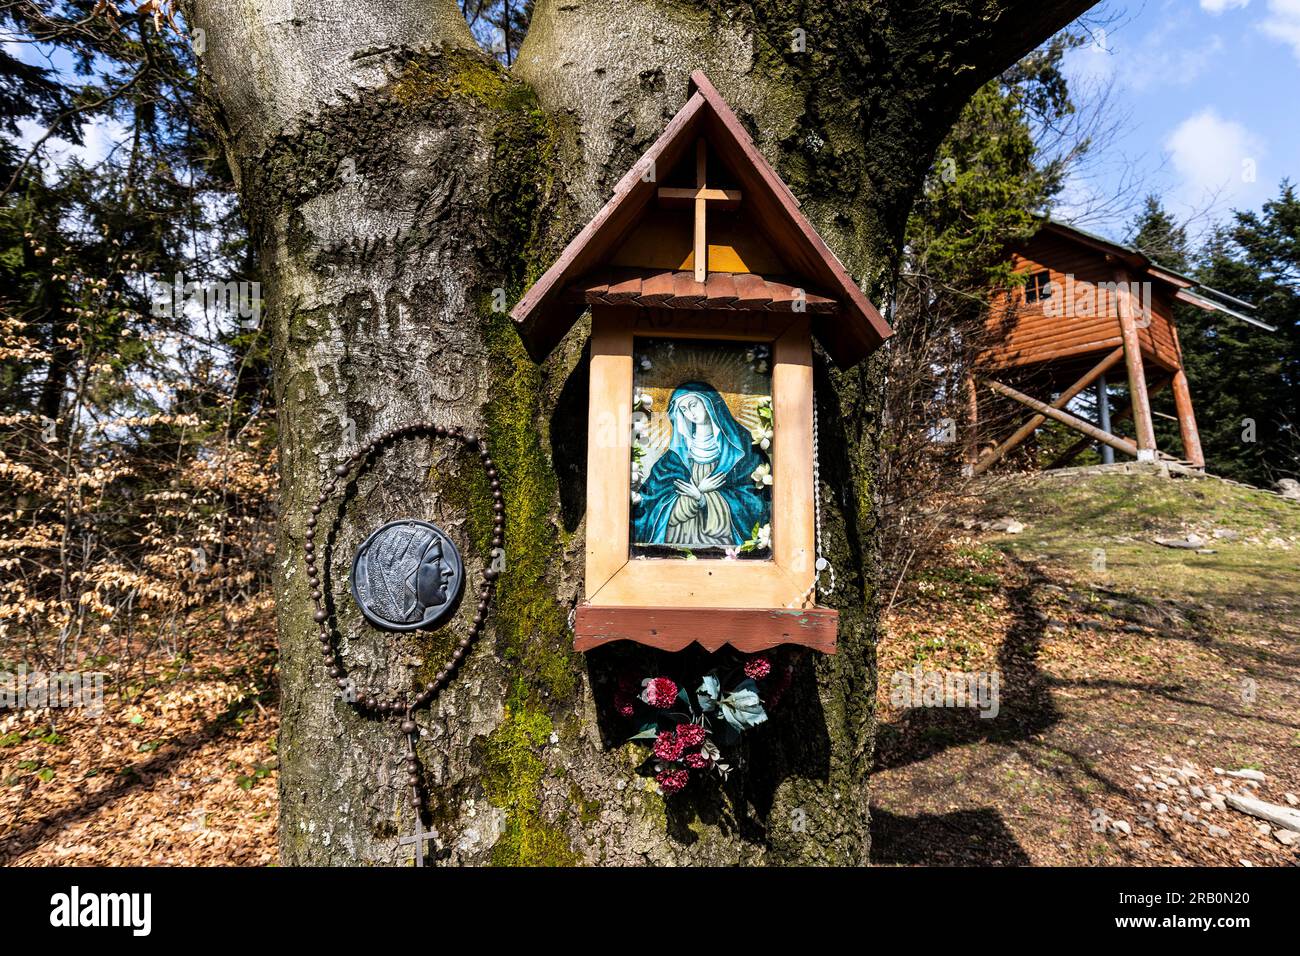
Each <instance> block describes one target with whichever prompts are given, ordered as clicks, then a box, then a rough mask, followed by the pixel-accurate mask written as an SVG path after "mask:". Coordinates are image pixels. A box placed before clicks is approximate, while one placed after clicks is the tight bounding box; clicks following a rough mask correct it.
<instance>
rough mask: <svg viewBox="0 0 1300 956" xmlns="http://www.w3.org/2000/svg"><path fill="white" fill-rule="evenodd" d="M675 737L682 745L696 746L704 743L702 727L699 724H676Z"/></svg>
mask: <svg viewBox="0 0 1300 956" xmlns="http://www.w3.org/2000/svg"><path fill="white" fill-rule="evenodd" d="M676 737H677V739H678V740H679V741H681V744H682V746H683V747H698V746H699V745H700V744H702V743H704V728H703V727H701V726H700V725H699V724H678V725H677V730H676Z"/></svg>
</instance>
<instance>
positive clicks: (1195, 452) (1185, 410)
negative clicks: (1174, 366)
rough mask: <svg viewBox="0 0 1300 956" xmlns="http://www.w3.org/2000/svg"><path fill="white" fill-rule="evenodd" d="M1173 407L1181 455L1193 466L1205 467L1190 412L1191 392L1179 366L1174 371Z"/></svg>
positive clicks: (1193, 417) (1197, 434)
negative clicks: (1181, 450)
mask: <svg viewBox="0 0 1300 956" xmlns="http://www.w3.org/2000/svg"><path fill="white" fill-rule="evenodd" d="M1173 386H1174V407H1175V408H1176V409H1177V410H1178V431H1179V434H1181V435H1182V438H1183V455H1184V456H1186V458H1187V460H1188V461H1189V462H1190V463H1191V465H1192V467H1193V468H1204V467H1205V454H1204V452H1202V451H1201V436H1200V433H1199V432H1198V431H1197V430H1196V416H1195V415H1194V414H1193V413H1192V393H1191V391H1190V390H1189V389H1188V388H1187V373H1186V372H1184V371H1183V370H1182V369H1181V368H1180V369H1179V370H1178V371H1177V372H1175V373H1174V381H1173Z"/></svg>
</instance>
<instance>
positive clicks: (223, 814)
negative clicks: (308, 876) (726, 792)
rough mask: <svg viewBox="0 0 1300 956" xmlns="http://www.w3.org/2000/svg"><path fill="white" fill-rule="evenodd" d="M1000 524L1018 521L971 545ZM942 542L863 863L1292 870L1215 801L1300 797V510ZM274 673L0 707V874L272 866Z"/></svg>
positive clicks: (1065, 502) (1149, 518)
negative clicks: (928, 686) (914, 689)
mask: <svg viewBox="0 0 1300 956" xmlns="http://www.w3.org/2000/svg"><path fill="white" fill-rule="evenodd" d="M1004 517H1011V518H1015V519H1016V520H1018V521H1019V522H1021V523H1023V525H1024V526H1025V527H1024V529H1023V530H1022V531H1020V532H1019V533H1017V534H1009V533H1003V532H997V531H994V530H992V529H989V530H980V525H981V524H982V523H988V522H991V521H995V520H996V519H999V518H1004ZM948 530H949V532H950V534H949V536H948V539H947V540H946V541H945V542H944V543H943V545H942V546H941V547H940V549H939V551H938V553H937V554H936V555H934V556H933V557H932V558H930V559H929V560H928V561H927V562H926V564H925V565H924V566H923V567H920V568H918V569H915V570H914V573H913V575H912V579H911V580H910V581H908V582H907V583H906V584H905V585H904V586H903V587H902V588H901V589H900V592H899V594H898V595H897V599H896V601H895V603H894V606H893V608H892V610H891V611H890V613H889V614H888V615H887V618H886V622H885V628H884V632H883V633H884V637H883V638H882V641H881V644H880V647H879V661H878V663H879V674H880V694H879V715H880V733H879V737H878V757H877V760H878V767H877V770H876V772H875V774H874V775H873V778H872V781H871V791H872V803H873V837H874V840H873V857H874V859H875V860H876V862H877V863H879V864H883V865H895V864H901V865H944V864H972V865H980V864H1011V865H1013V864H1047V865H1063V864H1076V865H1098V864H1134V865H1195V864H1203V865H1228V866H1237V865H1241V864H1242V863H1243V862H1244V863H1250V864H1251V865H1286V864H1295V863H1296V862H1297V859H1298V857H1297V851H1296V848H1295V847H1292V846H1287V845H1284V844H1283V843H1282V842H1281V840H1280V839H1279V837H1278V836H1277V835H1276V834H1275V833H1274V831H1273V830H1272V828H1268V827H1264V828H1263V829H1261V823H1260V821H1258V820H1256V819H1255V818H1254V817H1251V816H1247V815H1245V814H1243V813H1241V812H1239V811H1237V810H1234V809H1232V808H1231V807H1227V806H1223V801H1224V799H1226V795H1227V794H1231V793H1242V794H1245V795H1251V796H1256V797H1259V798H1260V799H1263V800H1266V801H1269V802H1271V803H1277V804H1281V805H1285V804H1286V803H1287V795H1288V794H1291V795H1292V796H1294V795H1296V794H1300V717H1297V714H1300V706H1297V705H1300V613H1297V612H1298V611H1300V505H1296V504H1292V503H1288V502H1284V501H1281V500H1279V499H1277V498H1276V497H1273V496H1270V495H1266V494H1263V493H1260V492H1257V491H1252V490H1249V489H1245V488H1242V487H1239V486H1233V485H1229V484H1225V483H1222V482H1218V481H1214V480H1205V479H1168V478H1159V477H1155V476H1150V475H1104V476H1089V477H1086V478H1082V477H1074V478H1071V477H1069V476H1058V477H1049V476H1038V477H1034V478H1022V479H1014V480H1002V481H999V482H996V483H992V482H991V483H989V485H988V486H987V487H986V488H985V489H984V498H983V501H982V504H981V505H980V506H979V507H978V508H977V509H976V510H973V511H971V512H969V513H965V514H961V515H956V516H955V517H954V518H953V520H952V522H951V523H950V525H949V528H948ZM1193 533H1196V534H1200V535H1201V536H1202V537H1204V538H1205V545H1204V547H1203V548H1202V549H1200V550H1195V549H1188V550H1182V549H1174V548H1168V547H1162V546H1160V545H1157V544H1154V543H1153V539H1154V538H1156V537H1175V538H1185V537H1186V536H1187V535H1189V534H1193ZM1201 550H1203V551H1209V552H1212V553H1200V551H1201ZM275 666H276V661H275V648H274V643H273V635H272V634H271V633H270V630H269V628H268V629H267V630H266V632H265V633H257V634H252V635H246V636H245V637H244V638H243V642H242V643H240V644H237V645H235V646H232V647H231V648H230V649H229V650H226V649H222V648H218V649H214V650H209V651H203V652H198V653H196V654H194V655H193V656H192V657H191V658H190V659H189V660H188V661H187V662H185V663H183V664H181V663H177V662H174V663H172V664H171V665H170V670H168V671H166V672H163V673H157V674H155V675H154V676H153V677H152V678H151V679H150V680H148V681H147V682H137V684H136V685H135V686H130V687H128V688H126V689H125V691H126V692H125V693H123V694H116V693H112V692H110V693H109V694H107V696H106V698H105V702H104V705H105V709H104V713H103V714H102V715H101V716H98V717H92V716H90V715H88V714H85V713H83V712H79V711H75V710H74V711H67V710H60V711H49V710H46V711H25V712H24V711H7V712H0V864H5V865H20V866H21V865H48V864H82V865H91V864H99V865H104V864H107V865H130V864H137V865H141V864H153V865H156V864H176V865H186V864H191V865H192V864H199V865H216V864H225V865H244V866H248V865H252V866H264V865H274V863H275V862H276V829H275V828H276V814H277V796H276V769H275V768H276V754H275V736H276V730H277V726H278V713H277V700H276V693H277V692H276V685H275ZM917 668H919V673H920V675H921V676H922V677H923V678H924V676H925V675H926V674H929V673H943V674H948V675H952V674H986V675H991V674H994V673H996V674H997V676H998V681H999V683H998V696H997V715H996V716H994V717H981V716H980V713H979V710H978V709H972V708H970V707H934V706H919V707H904V706H901V704H902V703H905V702H903V701H900V700H898V699H891V695H895V694H897V692H898V690H899V688H900V686H902V685H900V684H899V682H898V680H896V676H900V675H907V676H910V675H915V674H917V673H918V671H917ZM986 703H987V702H986ZM989 712H990V713H991V712H992V711H991V710H989ZM51 714H54V715H56V719H55V720H54V722H53V723H52V722H51ZM1215 768H1218V769H1219V770H1225V771H1238V770H1247V771H1260V772H1262V774H1263V777H1264V779H1263V781H1262V782H1258V781H1255V782H1252V781H1249V780H1246V779H1244V778H1241V777H1231V776H1228V775H1227V774H1222V773H1216V769H1215ZM1253 775H1254V774H1248V776H1253ZM1211 788H1213V789H1211ZM1205 807H1209V808H1210V809H1208V810H1207V809H1205ZM1126 831H1127V832H1126ZM1285 838H1286V837H1285V836H1284V837H1283V839H1285Z"/></svg>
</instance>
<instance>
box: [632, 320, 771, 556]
mask: <svg viewBox="0 0 1300 956" xmlns="http://www.w3.org/2000/svg"><path fill="white" fill-rule="evenodd" d="M633 351H634V354H633V414H632V462H631V468H632V509H631V529H630V531H631V544H632V555H633V557H663V558H669V557H677V558H682V557H685V558H697V557H698V558H750V559H752V558H770V557H771V537H772V524H771V522H772V517H771V515H772V462H771V459H770V451H771V448H772V441H773V437H774V433H773V421H772V369H771V361H772V357H771V347H770V346H769V345H766V344H761V343H753V342H726V341H707V340H692V339H670V338H637V339H635V342H634V350H633Z"/></svg>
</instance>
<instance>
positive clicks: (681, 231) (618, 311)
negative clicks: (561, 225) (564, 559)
mask: <svg viewBox="0 0 1300 956" xmlns="http://www.w3.org/2000/svg"><path fill="white" fill-rule="evenodd" d="M688 93H689V96H688V99H687V102H686V104H685V106H683V107H682V108H681V110H679V111H678V113H677V114H676V115H675V116H674V117H673V118H672V120H671V121H670V122H669V123H668V125H667V127H666V128H665V129H664V131H663V133H662V134H661V135H660V137H659V138H658V139H657V140H656V141H655V143H654V144H653V145H652V146H651V147H650V148H649V149H648V150H647V151H646V152H645V154H644V155H643V156H641V157H640V159H638V160H637V162H636V163H635V164H634V165H633V167H632V168H631V169H630V170H629V171H628V172H627V174H626V175H625V176H624V177H623V179H622V180H621V181H620V182H619V183H618V185H617V187H616V188H615V190H614V195H613V197H612V198H611V199H610V200H609V202H607V203H606V204H605V206H604V208H602V209H601V210H600V212H599V213H597V215H596V216H595V218H594V219H592V220H591V222H589V223H588V224H587V225H586V227H585V228H583V230H582V231H581V232H580V233H579V234H578V235H577V237H576V238H574V239H573V241H572V242H570V243H569V245H568V246H567V247H566V248H565V250H564V252H563V253H562V254H561V255H560V257H559V258H558V259H557V260H556V262H555V263H554V264H553V265H552V266H551V268H550V269H549V270H548V271H547V272H546V273H545V275H543V276H542V277H541V278H540V279H539V280H538V281H537V283H536V284H535V285H533V286H532V288H530V289H529V290H528V292H527V293H526V294H525V295H524V297H523V298H522V299H521V300H520V302H519V303H518V305H516V307H515V309H514V311H513V312H512V315H513V317H514V319H515V321H516V323H517V324H518V328H519V332H520V335H521V337H522V338H523V340H524V342H525V344H526V345H527V346H528V348H529V351H530V353H531V354H532V355H533V356H534V357H535V358H539V359H540V358H542V357H544V356H545V355H546V354H548V353H549V352H550V351H551V349H553V348H554V347H555V346H556V345H557V344H558V343H559V342H560V340H561V339H562V338H563V337H564V335H565V334H566V333H567V332H568V331H569V329H570V328H571V327H572V326H573V324H574V323H575V322H576V321H577V319H578V318H579V317H580V316H581V315H582V314H583V313H584V312H587V311H588V310H589V311H590V313H591V343H590V352H591V359H590V372H589V374H590V398H589V403H590V404H589V411H588V439H587V498H586V501H587V509H586V541H587V547H586V564H585V580H584V599H583V602H582V603H581V604H580V605H579V607H578V609H577V615H576V621H575V628H574V630H575V635H576V640H575V643H574V646H575V648H576V649H578V650H588V649H590V648H593V647H596V646H599V645H601V644H604V643H607V642H609V641H617V640H631V641H638V642H640V643H644V644H649V645H652V646H655V647H659V648H662V649H667V650H680V649H682V648H684V647H686V646H688V645H689V644H691V643H692V642H698V643H700V644H701V645H703V646H704V647H705V648H707V649H708V650H717V649H718V648H720V647H722V646H724V645H731V646H734V647H736V648H738V649H740V650H742V651H746V652H752V651H757V650H762V649H764V648H769V647H773V646H776V645H778V644H783V643H794V644H803V645H806V646H810V647H814V648H817V649H819V650H821V651H825V652H828V653H830V652H833V651H834V648H835V636H836V626H837V614H836V612H835V611H834V610H833V609H829V608H819V607H817V606H816V603H815V594H816V578H817V573H818V568H817V560H818V554H817V540H816V503H815V500H816V495H817V489H816V486H815V468H814V460H813V459H814V407H813V374H812V342H813V339H814V338H816V339H817V340H818V342H820V344H821V345H822V347H823V348H824V349H825V351H826V353H827V355H828V356H829V357H830V358H831V360H832V361H834V362H835V363H836V364H837V365H839V366H841V367H843V368H848V367H850V366H852V365H855V364H856V363H858V362H860V361H861V360H862V359H864V358H866V357H867V356H868V355H869V354H870V353H871V352H872V351H874V350H875V349H876V348H877V347H878V346H879V345H880V344H881V342H882V341H883V340H884V339H885V337H886V336H888V335H889V328H888V326H887V325H886V324H885V322H884V320H883V319H882V318H881V316H880V314H879V312H878V311H877V310H876V308H875V307H874V306H873V305H872V304H871V303H870V302H869V301H868V300H867V298H866V297H865V296H864V295H863V293H862V292H861V290H859V288H858V286H857V284H856V283H855V282H854V281H853V279H852V278H851V277H850V276H849V275H848V273H847V272H846V271H845V269H844V267H843V265H841V263H840V262H839V260H838V259H836V257H835V256H834V254H832V253H831V251H830V250H829V249H828V248H827V247H826V244H825V243H824V242H823V241H822V239H821V238H820V237H819V236H818V235H817V233H816V232H815V231H814V230H813V228H812V226H811V225H810V224H809V223H808V221H807V219H806V218H805V217H804V215H803V214H802V213H801V212H800V210H799V201H798V200H797V199H796V198H795V197H794V195H793V194H792V193H791V192H790V190H789V188H788V187H787V186H786V185H785V184H784V183H783V182H782V181H781V180H780V178H779V177H778V176H777V175H776V173H775V171H773V169H772V167H771V166H770V165H769V164H768V163H767V161H766V160H765V159H764V158H763V156H762V155H761V154H760V153H759V152H758V150H757V148H756V147H755V146H754V143H753V142H752V140H751V139H750V137H749V135H748V134H747V133H746V132H745V129H744V127H743V126H742V125H741V123H740V121H739V120H738V119H737V117H736V116H735V114H734V113H733V112H732V111H731V109H730V108H729V107H728V106H727V104H726V103H725V102H723V100H722V98H721V96H719V94H718V92H717V90H715V89H714V87H713V85H712V84H711V83H710V82H709V80H708V79H707V78H706V77H705V76H704V74H703V73H700V72H696V73H694V74H692V75H691V80H690V88H689V91H688Z"/></svg>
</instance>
